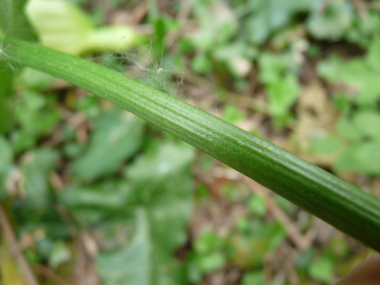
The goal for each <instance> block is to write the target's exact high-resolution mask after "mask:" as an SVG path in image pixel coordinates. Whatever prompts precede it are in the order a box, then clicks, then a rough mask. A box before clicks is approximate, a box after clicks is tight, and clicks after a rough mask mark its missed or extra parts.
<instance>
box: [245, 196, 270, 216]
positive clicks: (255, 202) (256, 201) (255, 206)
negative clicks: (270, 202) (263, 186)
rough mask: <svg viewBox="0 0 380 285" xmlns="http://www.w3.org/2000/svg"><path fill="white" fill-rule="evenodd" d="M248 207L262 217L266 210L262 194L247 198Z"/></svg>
mask: <svg viewBox="0 0 380 285" xmlns="http://www.w3.org/2000/svg"><path fill="white" fill-rule="evenodd" d="M248 209H249V210H250V211H251V212H252V213H253V214H255V215H257V216H259V217H262V216H264V215H265V214H266V212H267V204H266V199H265V197H264V196H262V195H254V196H252V197H251V198H250V199H249V200H248Z"/></svg>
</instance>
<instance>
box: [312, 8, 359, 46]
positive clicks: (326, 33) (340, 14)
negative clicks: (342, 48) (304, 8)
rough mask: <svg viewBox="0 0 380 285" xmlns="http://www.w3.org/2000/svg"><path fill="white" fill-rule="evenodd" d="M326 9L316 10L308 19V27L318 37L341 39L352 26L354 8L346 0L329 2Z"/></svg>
mask: <svg viewBox="0 0 380 285" xmlns="http://www.w3.org/2000/svg"><path fill="white" fill-rule="evenodd" d="M324 10H325V11H323V12H322V11H321V9H319V10H315V11H314V13H312V15H311V16H310V17H309V19H308V21H307V28H308V29H309V31H310V33H311V34H312V35H313V36H314V37H315V38H317V39H329V40H336V39H339V38H340V37H341V36H342V35H343V33H344V32H345V31H346V30H347V29H348V28H349V27H350V25H351V22H352V16H353V9H352V7H351V4H350V3H347V2H346V1H332V2H328V6H327V7H326V8H325V9H324Z"/></svg>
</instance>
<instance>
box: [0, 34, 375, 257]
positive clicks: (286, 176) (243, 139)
mask: <svg viewBox="0 0 380 285" xmlns="http://www.w3.org/2000/svg"><path fill="white" fill-rule="evenodd" d="M5 44H6V45H8V48H7V50H6V52H8V55H10V57H6V56H3V60H6V61H15V62H19V63H20V64H22V65H25V66H29V67H31V68H34V69H37V70H40V71H43V72H46V73H49V74H51V75H53V76H56V77H58V78H62V79H64V80H66V81H68V82H70V83H72V84H74V85H76V86H78V87H81V88H83V89H85V90H87V91H89V92H92V93H93V94H95V95H97V96H99V97H101V98H104V99H107V100H109V101H111V102H113V103H114V104H116V105H118V106H120V107H122V108H124V109H126V110H128V111H130V112H132V113H134V114H136V115H138V116H140V117H141V118H143V119H145V120H147V121H148V122H151V123H153V124H155V125H156V126H158V127H160V128H161V129H163V130H164V131H167V132H169V133H171V134H173V135H175V136H177V137H179V138H181V139H182V140H184V141H186V142H188V143H189V144H191V145H193V146H195V147H196V148H198V149H200V150H202V151H204V152H205V153H207V154H209V155H211V156H212V157H215V158H216V159H218V160H220V161H222V162H224V163H225V164H227V165H229V166H231V167H232V168H234V169H236V170H237V171H239V172H241V173H243V174H245V175H246V176H248V177H250V178H252V179H254V180H255V181H257V182H258V183H260V184H262V185H264V186H266V187H268V188H269V189H271V190H273V191H274V192H276V193H277V194H279V195H281V196H283V197H284V198H286V199H288V200H289V201H291V202H293V203H294V204H296V205H298V206H299V207H301V208H302V209H304V210H306V211H308V212H309V213H311V214H313V215H315V216H317V217H319V218H321V219H322V220H324V221H326V222H328V223H329V224H331V225H333V226H335V227H336V228H338V229H339V230H341V231H343V232H345V233H347V234H349V235H351V236H352V237H354V238H356V239H358V240H359V241H361V242H363V243H364V244H366V245H368V246H370V247H372V248H374V249H376V250H378V251H379V250H380V200H379V199H378V198H376V197H375V196H373V195H370V194H367V193H365V192H364V191H362V190H360V189H359V188H357V187H355V186H353V185H351V184H349V183H347V182H345V181H343V180H341V179H339V178H338V177H336V176H334V175H332V174H331V173H328V172H326V171H324V170H323V169H321V168H319V167H316V166H315V165H312V164H310V163H308V162H306V161H304V160H302V159H300V158H298V157H296V156H294V155H292V154H290V153H289V152H287V151H285V150H283V149H281V148H279V147H277V146H275V145H273V144H271V143H269V142H267V141H265V140H262V139H260V138H258V137H256V136H254V135H252V134H250V133H248V132H245V131H243V130H242V129H239V128H237V127H235V126H233V125H231V124H229V123H227V122H225V121H223V120H221V119H219V118H217V117H214V116H212V115H210V114H208V113H206V112H204V111H202V110H200V109H197V108H195V107H193V106H191V105H189V104H187V103H185V102H183V101H180V100H178V99H176V98H173V97H171V96H169V95H167V94H166V93H163V92H160V91H158V90H155V89H153V88H151V87H148V86H146V85H144V84H142V83H140V82H137V81H135V80H133V79H131V78H128V77H126V76H124V75H123V74H120V73H118V72H116V71H114V70H110V69H108V68H106V67H103V66H100V65H98V64H95V63H93V62H90V61H87V60H84V59H81V58H78V57H75V56H71V55H68V54H64V53H61V52H58V51H55V50H52V49H48V48H45V47H42V46H39V45H36V44H33V43H28V42H24V41H21V40H14V39H9V38H8V39H5ZM1 59H2V56H1V54H0V60H1ZM99 163H101V161H99Z"/></svg>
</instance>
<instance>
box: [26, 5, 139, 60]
mask: <svg viewBox="0 0 380 285" xmlns="http://www.w3.org/2000/svg"><path fill="white" fill-rule="evenodd" d="M26 15H27V17H28V19H29V21H30V22H31V24H32V26H33V27H34V28H35V30H36V32H37V33H38V35H39V38H40V40H41V42H42V44H43V45H45V46H47V47H50V48H53V49H56V50H59V51H63V52H66V53H71V54H75V55H80V54H82V53H84V52H88V51H99V50H103V51H104V50H111V51H113V50H117V51H121V50H127V49H128V48H130V47H131V46H133V45H135V44H136V43H139V42H141V40H142V38H141V37H139V36H138V35H137V34H136V33H135V31H134V30H133V29H132V28H131V27H128V26H112V27H104V28H101V29H95V27H94V26H93V25H92V23H91V20H90V18H89V17H88V16H87V15H86V14H85V13H84V11H82V10H81V9H80V8H79V7H77V6H75V5H74V4H72V3H70V2H68V1H64V0H48V1H47V0H31V1H29V2H28V4H27V6H26Z"/></svg>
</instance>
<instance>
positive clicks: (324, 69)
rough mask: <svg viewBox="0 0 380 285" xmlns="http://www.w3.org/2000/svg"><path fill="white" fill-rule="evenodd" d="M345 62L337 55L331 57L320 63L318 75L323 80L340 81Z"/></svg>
mask: <svg viewBox="0 0 380 285" xmlns="http://www.w3.org/2000/svg"><path fill="white" fill-rule="evenodd" d="M342 65H343V61H342V59H341V58H340V57H338V56H336V55H335V54H332V55H330V56H329V57H328V58H327V59H326V60H324V61H321V62H319V63H318V66H317V71H318V75H319V76H321V77H322V78H324V79H326V80H328V81H330V82H334V81H337V80H339V78H340V77H339V74H340V71H341V69H342Z"/></svg>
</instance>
